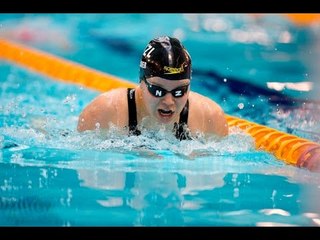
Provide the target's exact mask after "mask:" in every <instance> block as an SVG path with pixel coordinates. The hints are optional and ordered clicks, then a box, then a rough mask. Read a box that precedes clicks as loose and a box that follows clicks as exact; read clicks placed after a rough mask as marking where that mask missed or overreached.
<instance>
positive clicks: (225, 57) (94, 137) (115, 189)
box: [0, 14, 320, 226]
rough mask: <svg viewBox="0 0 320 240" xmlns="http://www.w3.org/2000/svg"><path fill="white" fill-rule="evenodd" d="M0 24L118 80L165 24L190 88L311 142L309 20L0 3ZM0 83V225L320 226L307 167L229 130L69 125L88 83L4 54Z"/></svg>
mask: <svg viewBox="0 0 320 240" xmlns="http://www.w3.org/2000/svg"><path fill="white" fill-rule="evenodd" d="M0 23H1V24H0V26H1V27H0V30H1V31H0V36H1V37H6V38H7V39H11V40H13V41H17V42H21V43H24V44H26V45H29V46H32V47H36V48H38V49H41V50H44V51H47V52H50V53H53V54H55V55H58V56H61V57H64V58H66V59H69V60H72V61H75V62H79V63H82V64H85V65H87V66H90V67H92V68H94V69H98V70H100V71H104V72H108V73H110V74H113V75H116V76H119V77H121V78H124V79H127V80H129V81H132V82H137V77H138V68H137V66H138V65H139V64H138V63H139V58H140V54H141V52H142V51H143V48H144V47H145V44H146V42H147V41H148V40H150V39H151V38H153V37H154V36H156V35H166V34H167V35H173V36H177V37H179V38H181V39H182V40H183V43H184V45H185V46H186V47H187V49H188V50H189V53H190V54H191V56H192V60H193V65H194V71H193V79H192V86H191V87H192V89H193V90H194V91H196V92H200V93H201V94H203V95H206V96H208V97H210V98H212V99H213V100H215V101H217V102H218V103H219V104H220V105H221V106H222V107H223V109H224V111H225V112H226V113H228V114H230V115H233V116H239V117H241V118H244V119H247V120H250V121H254V122H257V123H260V124H264V125H266V126H269V127H272V128H275V129H278V130H281V131H284V132H287V133H292V134H295V135H297V136H299V137H303V138H307V139H309V140H310V141H314V142H318V143H319V142H320V135H319V129H320V124H319V123H320V121H319V116H320V114H319V112H320V108H319V100H320V99H319V96H318V95H317V94H316V93H317V91H319V84H317V81H318V79H317V77H316V76H317V73H318V72H317V71H318V69H317V66H316V64H315V62H316V61H318V60H319V59H318V56H319V52H320V51H319V50H320V49H319V46H318V45H317V40H318V39H319V34H320V29H319V26H317V25H315V26H305V27H297V26H295V25H293V24H292V23H290V22H289V21H288V20H287V19H284V18H282V17H281V16H280V15H275V16H265V17H264V18H262V19H259V21H257V19H255V20H254V19H252V18H251V17H250V16H247V15H244V14H240V15H237V14H229V15H228V14H200V15H197V14H169V15H168V14H124V15H123V14H105V15H104V14H98V15H94V14H83V15H82V14H70V15H69V14H52V15H46V14H26V15H23V14H2V15H0ZM129 29H130V31H129ZM280 83H282V85H281V84H280ZM299 83H300V84H301V83H302V84H303V86H310V90H309V91H305V90H304V88H302V87H301V85H299ZM0 86H1V91H0V99H1V101H0V148H1V151H0V192H1V201H0V225H1V226H319V225H320V207H319V204H318V201H317V199H319V198H320V184H319V183H320V175H319V174H318V173H313V172H310V171H308V170H306V169H299V168H297V167H294V166H289V165H286V164H285V163H284V162H282V161H279V160H277V159H276V158H275V157H274V156H273V155H272V154H270V153H267V152H264V151H261V150H256V149H255V148H254V142H253V139H252V138H251V137H250V136H249V135H247V134H245V133H243V132H242V131H240V130H239V129H236V128H231V129H230V135H229V136H228V137H227V138H225V139H222V140H220V141H217V140H210V141H205V140H203V139H199V140H194V141H181V142H180V141H178V140H177V139H175V138H174V137H173V136H168V135H166V133H165V132H162V131H160V132H152V131H151V132H143V134H142V135H141V136H131V137H123V135H122V134H121V133H120V132H119V130H118V129H116V128H115V129H111V130H110V131H108V132H107V133H105V132H91V133H83V134H79V133H78V132H77V131H76V125H77V121H78V115H79V113H80V112H81V111H82V109H83V108H84V107H85V106H86V105H87V104H88V103H89V102H90V101H91V100H92V99H93V98H94V97H95V96H97V95H98V94H99V92H97V91H94V90H90V89H86V88H85V87H83V86H78V85H72V84H67V83H62V82H58V81H55V80H54V79H50V78H48V77H46V76H43V75H40V74H38V73H36V72H32V71H28V70H27V69H24V68H22V67H20V66H18V65H15V64H14V63H9V62H6V61H0ZM270 86H275V87H270ZM279 86H280V87H281V86H286V87H285V88H283V89H282V90H281V89H280V90H279V89H278V90H275V88H276V87H278V88H279ZM292 86H294V87H292Z"/></svg>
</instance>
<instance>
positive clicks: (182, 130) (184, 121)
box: [173, 100, 191, 140]
mask: <svg viewBox="0 0 320 240" xmlns="http://www.w3.org/2000/svg"><path fill="white" fill-rule="evenodd" d="M188 116H189V100H188V101H187V103H186V105H185V106H184V108H183V109H182V111H181V113H180V120H179V124H178V123H174V128H173V130H174V131H175V135H176V138H178V139H180V140H186V139H191V137H190V133H189V131H188V130H187V125H188Z"/></svg>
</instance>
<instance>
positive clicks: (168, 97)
mask: <svg viewBox="0 0 320 240" xmlns="http://www.w3.org/2000/svg"><path fill="white" fill-rule="evenodd" d="M161 101H162V103H163V104H165V105H167V106H171V105H173V104H174V103H175V99H174V97H173V96H172V94H171V93H167V94H166V95H164V96H163V98H162V99H161Z"/></svg>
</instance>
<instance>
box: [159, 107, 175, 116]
mask: <svg viewBox="0 0 320 240" xmlns="http://www.w3.org/2000/svg"><path fill="white" fill-rule="evenodd" d="M158 112H159V113H160V114H161V115H164V116H170V115H172V114H173V113H174V111H172V110H163V109H158Z"/></svg>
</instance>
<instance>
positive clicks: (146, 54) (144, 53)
mask: <svg viewBox="0 0 320 240" xmlns="http://www.w3.org/2000/svg"><path fill="white" fill-rule="evenodd" d="M154 49H155V48H154V47H152V46H151V45H150V44H148V45H147V47H146V49H145V50H144V52H143V56H144V57H148V58H150V54H151V53H152V52H153V51H154Z"/></svg>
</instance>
